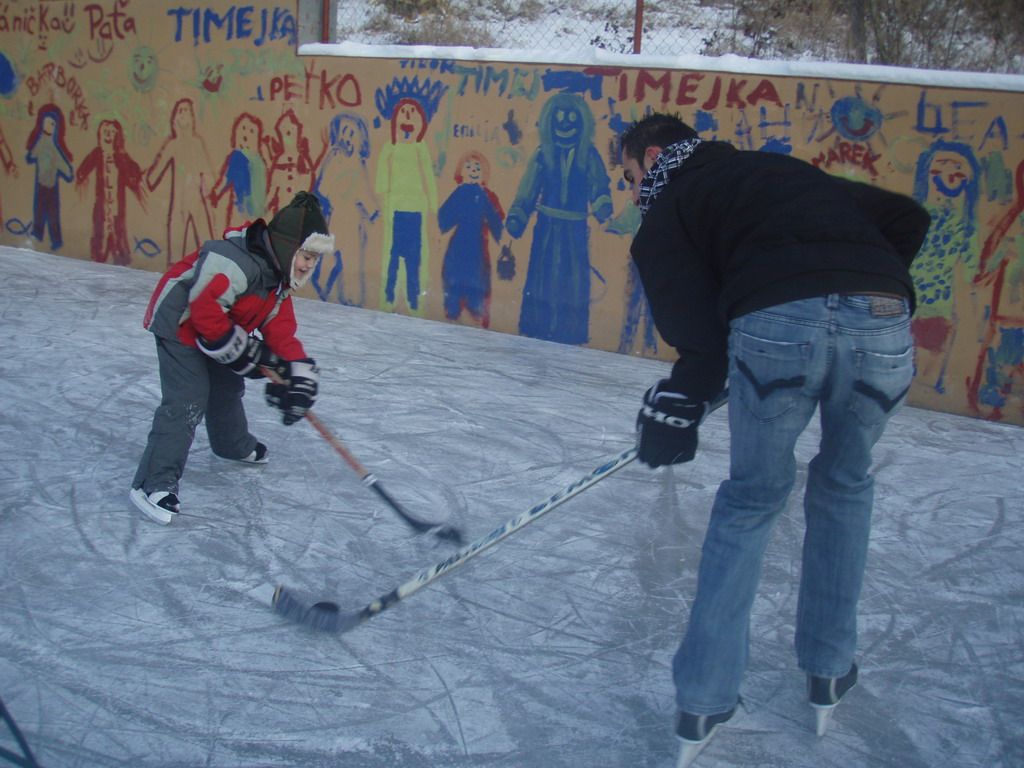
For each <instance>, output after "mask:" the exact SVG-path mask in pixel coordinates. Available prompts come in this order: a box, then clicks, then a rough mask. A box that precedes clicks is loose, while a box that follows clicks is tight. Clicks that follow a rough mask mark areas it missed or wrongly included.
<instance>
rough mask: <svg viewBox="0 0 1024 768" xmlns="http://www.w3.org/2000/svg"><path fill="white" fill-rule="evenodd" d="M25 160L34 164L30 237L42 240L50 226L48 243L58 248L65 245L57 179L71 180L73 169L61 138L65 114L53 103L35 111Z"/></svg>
mask: <svg viewBox="0 0 1024 768" xmlns="http://www.w3.org/2000/svg"><path fill="white" fill-rule="evenodd" d="M25 160H26V162H28V163H29V165H34V166H35V167H36V179H35V195H34V197H33V201H32V237H34V238H35V239H36V240H39V241H42V239H43V233H44V230H46V229H49V230H50V245H51V246H52V248H53V249H54V250H58V249H59V248H60V247H61V245H63V244H64V238H63V236H62V235H61V230H60V189H59V186H60V180H61V179H64V181H72V180H73V179H74V169H73V168H72V167H71V162H72V160H73V157H72V155H71V151H70V150H69V149H68V147H67V144H66V143H65V138H64V113H63V112H61V110H60V107H58V106H56V105H55V104H46V105H45V106H43V107H41V108H40V110H39V112H38V113H37V114H36V125H35V128H33V129H32V133H31V134H30V135H29V137H28V152H27V154H26V155H25Z"/></svg>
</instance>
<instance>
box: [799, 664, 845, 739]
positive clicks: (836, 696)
mask: <svg viewBox="0 0 1024 768" xmlns="http://www.w3.org/2000/svg"><path fill="white" fill-rule="evenodd" d="M856 684H857V665H856V664H852V665H851V666H850V671H849V672H847V673H846V674H845V675H843V676H842V677H815V676H814V675H808V676H807V697H808V698H809V699H810V702H811V706H812V707H814V716H815V718H816V723H815V731H816V732H817V734H818V736H824V735H825V731H826V730H828V723H829V721H830V720H831V719H832V712H833V711H834V710H835V708H836V705H837V704H839V701H840V700H841V699H842V698H843V696H845V695H846V692H847V691H849V690H850V689H851V688H853V686H855V685H856Z"/></svg>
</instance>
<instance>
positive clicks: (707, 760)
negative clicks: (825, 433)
mask: <svg viewBox="0 0 1024 768" xmlns="http://www.w3.org/2000/svg"><path fill="white" fill-rule="evenodd" d="M156 279H157V275H156V274H154V273H149V272H144V271H139V270H131V269H126V268H121V267H114V266H108V265H100V264H94V263H91V262H83V261H76V260H72V259H67V258H61V257H56V256H50V255H46V254H42V253H36V252H32V251H27V250H20V249H15V248H0V286H2V288H0V318H2V320H0V323H2V325H0V329H2V335H0V403H2V404H3V407H2V409H0V584H2V585H3V589H2V590H0V697H2V699H3V701H4V702H5V703H6V705H7V707H8V708H9V709H10V711H11V713H12V714H13V715H14V717H15V718H16V720H17V722H18V724H19V725H20V726H21V729H22V730H23V732H24V734H25V736H26V738H27V739H28V741H29V743H30V745H31V747H32V749H33V750H34V751H35V753H36V756H37V757H38V759H39V762H40V764H41V765H43V766H46V768H104V767H106V766H125V767H128V766H130V767H131V768H140V767H142V766H159V767H161V768H171V767H178V766H180V767H181V768H195V767H196V766H208V767H209V768H240V767H249V766H252V767H257V766H259V767H261V768H262V767H265V766H302V767H303V768H308V767H311V766H344V768H378V767H383V766H395V767H399V766H400V767H401V768H444V767H448V766H453V767H459V768H484V767H485V766H487V767H488V768H490V767H498V766H501V767H502V768H638V767H642V766H650V767H651V768H662V767H663V768H669V766H671V765H672V764H673V758H674V754H675V743H674V740H673V736H672V730H671V729H672V717H673V698H672V695H673V691H672V684H671V679H670V673H669V662H670V659H671V655H672V653H673V651H674V650H675V646H676V644H677V642H678V640H679V637H680V633H681V631H682V629H683V628H684V626H685V622H686V614H687V609H688V607H689V605H690V601H691V599H692V596H693V593H694V587H695V576H696V564H697V561H698V558H699V555H700V541H701V536H702V533H703V530H704V527H705V523H706V520H707V515H708V510H709V508H710V504H711V499H712V496H713V494H714V491H715V488H716V486H717V484H718V482H719V481H720V480H721V479H722V477H723V476H724V475H725V473H726V468H727V431H726V423H725V418H726V417H725V414H724V413H722V412H718V413H716V414H714V415H713V416H712V417H711V419H710V420H709V421H708V422H707V424H706V425H705V427H704V428H702V433H701V434H702V450H701V453H700V455H699V457H698V459H697V460H696V461H694V462H693V463H691V464H688V465H684V466H681V467H676V468H673V469H671V470H662V471H652V470H650V469H647V468H646V467H642V466H639V465H637V464H635V463H634V464H632V465H630V466H628V467H626V468H625V469H623V470H621V471H620V472H618V473H617V474H615V475H612V476H611V477H609V478H607V479H605V480H603V481H602V482H600V483H598V484H597V485H595V486H593V487H592V488H590V489H588V490H586V491H584V492H583V493H582V494H581V495H579V496H577V497H576V498H574V499H572V500H570V501H568V502H566V503H565V504H564V505H563V506H561V507H559V508H558V509H556V510H554V511H552V512H551V513H550V514H549V515H547V516H544V517H542V518H540V519H539V520H537V521H535V522H534V523H533V524H531V525H529V526H527V527H526V528H524V529H523V530H521V531H519V532H518V533H516V534H515V535H513V536H511V537H510V538H508V539H506V540H505V541H503V542H501V543H499V544H498V545H496V546H495V547H494V548H492V549H490V550H488V551H487V552H485V553H484V554H482V555H480V556H479V557H477V558H475V559H473V560H472V561H470V562H469V563H467V564H465V565H464V566H462V567H460V568H458V569H456V570H454V571H452V572H451V573H449V574H448V575H446V576H444V577H443V578H442V579H441V580H439V581H437V582H436V583H435V584H433V585H431V586H429V587H427V588H425V589H423V590H421V591H420V592H418V593H416V594H415V595H413V596H412V597H410V598H409V599H408V600H407V601H404V602H401V603H399V604H398V605H396V606H394V607H393V608H391V609H390V610H387V611H385V612H384V613H383V614H381V615H379V616H377V617H375V618H374V619H372V620H371V621H369V622H368V623H366V624H365V625H363V626H361V627H359V628H357V629H355V630H354V631H352V632H351V633H348V634H345V635H340V636H337V635H325V634H319V633H316V632H314V631H311V630H309V629H306V628H303V627H300V626H297V625H294V624H291V623H288V622H286V621H284V620H282V619H281V618H280V617H278V616H277V615H275V614H274V613H272V612H271V611H270V610H269V609H268V608H267V607H266V606H264V605H263V604H261V603H260V602H258V601H257V600H255V599H254V598H253V596H252V590H253V589H254V588H257V587H260V586H261V585H265V584H274V583H283V584H287V585H288V586H290V587H292V588H293V589H295V590H296V591H297V592H298V593H300V594H302V595H304V596H308V597H311V598H315V599H333V600H336V601H338V602H339V603H340V604H341V605H342V606H343V607H344V608H346V609H351V608H359V607H361V606H362V605H364V604H366V603H367V602H368V601H370V600H371V599H372V598H375V597H377V596H379V595H381V594H383V593H385V592H387V591H389V590H390V589H392V588H393V587H394V586H396V585H398V584H399V583H401V582H404V581H405V580H406V579H408V578H409V577H411V576H412V575H414V574H415V573H416V572H417V571H419V570H420V569H422V568H425V567H427V566H430V565H433V564H434V563H436V562H439V561H441V560H443V559H444V558H445V557H447V555H448V553H449V552H450V550H449V549H447V548H445V547H444V546H441V545H439V544H437V543H436V542H435V541H433V540H427V539H424V538H416V537H413V536H410V534H409V531H408V530H407V529H406V527H405V526H404V525H403V524H402V523H401V522H400V521H399V520H398V519H397V518H396V517H395V516H394V514H393V513H392V512H391V511H390V510H389V509H388V508H387V507H385V506H383V505H382V503H381V501H380V499H378V498H377V497H376V496H375V495H374V494H373V493H372V492H370V491H369V490H368V489H367V488H366V487H364V486H363V485H362V484H361V483H360V482H359V478H358V477H357V476H356V474H355V473H354V472H352V471H351V470H350V469H349V468H348V467H347V466H346V465H345V464H344V462H342V460H341V459H340V457H339V456H338V455H337V454H336V453H335V452H334V450H333V449H332V448H331V447H330V446H329V445H328V444H327V443H326V442H325V441H324V440H323V439H322V438H321V437H320V436H319V435H318V434H317V433H316V432H315V431H314V430H313V428H312V427H311V425H310V424H308V423H305V422H303V423H300V424H297V425H294V426H291V427H284V426H283V425H281V424H280V422H279V421H278V419H277V417H276V416H275V414H274V413H273V412H272V411H271V410H270V409H269V408H268V407H267V406H266V405H265V404H264V403H263V399H262V392H261V389H260V387H259V384H258V383H257V382H251V383H250V387H251V389H250V395H249V398H248V399H247V402H248V406H249V415H250V420H251V425H252V428H253V430H254V432H255V433H256V434H257V435H258V436H259V437H261V438H262V439H263V440H264V441H265V442H267V444H268V445H269V446H270V451H271V462H270V464H269V465H267V466H266V467H263V468H253V467H242V466H236V465H234V464H231V463H229V462H224V461H221V460H218V459H217V458H215V457H213V456H212V455H211V454H210V451H209V447H208V443H207V441H206V438H205V435H204V434H203V433H202V430H200V434H199V436H198V438H197V440H196V443H195V446H194V449H193V452H192V454H191V456H190V461H189V466H188V468H187V470H186V474H185V478H184V480H183V483H182V488H181V495H182V499H183V503H184V505H185V506H184V510H185V511H186V512H188V513H189V515H190V516H188V517H184V518H182V519H181V520H177V521H175V522H174V524H173V525H171V526H168V527H166V528H164V527H160V526H157V525H154V524H152V523H150V522H148V521H146V520H144V519H143V518H142V517H141V516H140V515H139V513H138V512H136V511H135V510H134V508H133V507H132V506H131V505H130V504H129V502H128V499H127V491H128V486H129V483H130V481H131V478H132V474H133V473H134V470H135V464H136V462H137V460H138V458H139V454H140V452H141V451H142V448H143V445H144V442H145V438H146V433H147V431H148V428H149V422H150V418H151V415H152V410H153V408H154V406H155V405H156V402H157V399H158V396H159V387H158V381H157V375H156V361H155V352H154V347H153V341H152V338H151V336H150V335H149V334H148V333H147V332H145V331H144V330H143V329H142V328H141V322H140V321H141V316H142V313H143V309H144V306H145V303H146V300H147V298H148V296H149V292H150V290H151V289H152V287H153V285H154V284H155V282H156ZM297 311H298V315H299V319H300V327H301V331H302V333H301V335H302V338H303V340H304V341H305V343H306V345H307V348H308V349H309V350H310V351H311V353H312V354H314V355H315V356H316V357H317V359H318V361H319V362H320V364H321V366H322V369H323V389H322V396H321V398H320V400H319V401H318V403H317V406H316V409H315V412H316V413H317V414H318V415H319V417H320V419H321V420H322V421H323V422H324V423H325V424H326V425H327V426H328V427H329V428H331V429H332V430H334V431H335V432H336V434H338V435H339V436H340V438H341V439H342V440H343V441H344V442H345V444H346V445H347V447H348V448H349V450H350V451H351V452H352V453H353V454H355V456H356V457H358V459H359V460H360V461H361V462H362V463H363V464H365V465H366V467H367V468H369V469H370V470H371V471H373V472H374V473H375V474H376V475H377V476H378V477H379V478H380V481H381V483H382V484H383V485H384V486H385V487H386V488H387V490H388V491H389V493H390V494H391V495H392V496H394V497H395V498H396V499H397V500H399V501H400V502H401V503H402V504H403V505H404V506H406V507H407V508H408V509H409V510H410V511H414V512H416V513H417V514H420V515H422V516H437V517H441V518H446V519H449V520H450V521H451V522H454V523H457V524H458V525H461V526H463V527H464V529H465V530H466V532H467V534H468V536H469V538H470V539H474V538H477V537H480V536H484V535H485V534H486V533H488V532H489V531H490V530H492V529H493V528H495V527H496V526H498V525H499V524H501V523H503V522H505V521H506V520H508V519H510V518H511V517H513V516H515V515H517V514H519V513H521V512H524V511H526V510H527V509H529V508H530V507H531V506H533V505H534V504H535V503H537V502H539V501H542V500H544V499H546V498H547V497H548V496H550V495H551V494H553V493H555V492H556V491H558V490H560V489H562V488H565V487H566V486H567V485H569V484H570V483H572V482H573V481H575V480H577V479H578V478H580V477H582V476H584V475H585V474H587V473H588V472H590V471H591V470H592V469H593V468H595V467H596V466H598V465H600V464H602V463H603V462H604V461H605V460H606V459H607V458H609V457H611V456H614V455H616V454H618V453H619V452H620V451H622V450H624V449H626V448H628V447H629V446H630V445H631V443H632V440H633V436H632V427H633V419H634V416H635V412H636V408H637V406H638V403H639V400H640V396H641V394H642V392H643V391H644V389H645V388H646V387H647V386H648V385H649V384H651V383H652V382H653V381H655V380H656V379H657V378H659V377H660V376H662V375H663V374H664V373H665V372H666V371H667V369H668V365H667V364H666V363H662V362H658V361H650V360H640V359H635V358H630V357H626V356H621V355H616V354H612V353H606V352H599V351H595V350H588V349H583V348H576V347H568V346H562V345H557V344H551V343H546V342H541V341H536V340H531V339H525V338H519V337H516V336H510V335H503V334H498V333H494V332H489V331H483V330H478V329H473V328H468V327H462V326H453V325H448V324H444V323H436V322H430V321H425V320H416V319H412V318H408V317H403V316H399V315H390V314H384V313H379V312H374V311H368V310H359V309H353V308H348V307H341V306H338V305H329V304H323V303H319V302H315V301H309V300H301V301H299V303H298V308H297ZM815 439H816V430H815V429H814V428H812V429H811V430H810V431H809V433H808V434H807V435H806V436H805V439H804V440H803V441H801V444H800V458H801V460H802V461H806V460H807V459H809V458H810V456H811V455H812V453H813V450H814V445H815ZM1022 455H1024V430H1022V429H1021V428H1019V427H1013V426H1007V425H1000V424H992V423H987V422H982V421H977V420H972V419H968V418H962V417H957V416H950V415H946V414H941V413H934V412H928V411H922V410H917V409H912V408H908V409H905V410H903V411H902V412H901V413H900V414H899V415H898V416H897V417H896V418H895V420H894V422H893V423H892V426H891V428H890V429H889V431H888V433H887V434H886V436H885V437H884V438H883V439H882V441H881V444H880V445H879V447H878V450H877V454H876V458H877V470H878V504H877V516H876V525H875V530H874V536H873V543H872V550H871V558H870V563H869V571H868V577H867V584H866V588H865V592H864V598H863V602H862V621H861V644H860V664H861V668H862V678H861V680H862V682H861V685H860V686H859V687H858V688H857V689H856V690H854V691H853V692H852V693H851V694H850V695H849V697H848V699H847V700H846V701H845V702H844V703H843V705H842V707H841V708H840V709H839V710H838V712H837V714H836V716H835V719H834V721H833V724H832V726H831V729H830V731H829V733H828V735H827V736H826V737H825V738H824V739H821V740H819V739H817V738H816V737H815V735H814V730H813V722H814V720H813V715H812V712H811V710H810V708H809V707H808V706H807V704H806V701H805V694H804V681H803V678H802V676H801V675H800V673H799V672H798V670H797V668H796V666H795V662H794V659H793V654H792V650H791V644H792V635H793V617H794V611H795V600H796V596H795V589H796V585H797V575H798V570H799V552H800V538H801V532H802V519H801V514H800V507H799V499H798V497H796V496H795V497H794V499H793V501H792V503H791V505H790V507H789V509H788V511H787V513H786V514H785V515H784V517H783V518H782V519H781V521H780V524H779V526H778V529H777V531H776V535H775V538H774V540H773V543H772V545H771V547H770V549H769V551H768V555H767V559H766V562H765V568H764V578H763V582H762V589H761V592H760V597H759V599H758V601H757V603H756V605H755V615H754V621H753V626H752V640H753V643H752V649H751V651H752V653H751V662H750V669H749V672H748V674H747V677H746V684H745V687H744V691H743V694H744V698H745V702H746V709H745V712H744V714H743V717H742V718H740V720H739V722H738V723H737V724H736V726H735V727H733V728H729V729H726V730H722V731H721V732H720V733H719V735H718V736H717V737H716V738H715V740H714V742H713V743H712V744H711V746H710V747H709V748H708V749H707V751H706V752H705V753H704V754H703V755H702V756H701V759H700V761H699V763H698V765H699V766H701V767H702V768H716V767H720V768H721V767H724V766H754V765H756V766H773V767H777V768H783V767H786V768H819V767H825V768H829V767H832V768H850V766H899V767H900V768H931V767H932V766H957V767H958V768H969V767H977V768H982V767H984V768H997V767H998V768H1011V766H1020V765H1024V718H1022V717H1021V714H1022V713H1024V605H1022V602H1021V595H1022V594H1024V557H1022V556H1021V552H1022V551H1024V520H1022V518H1024V485H1022V483H1021V456H1022ZM0 747H4V748H7V749H11V750H14V749H16V747H15V745H14V741H13V739H12V738H11V737H10V735H9V734H8V733H7V732H6V729H4V728H3V726H2V724H0ZM2 764H3V762H2V760H0V765H2Z"/></svg>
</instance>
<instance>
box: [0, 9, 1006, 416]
mask: <svg viewBox="0 0 1024 768" xmlns="http://www.w3.org/2000/svg"><path fill="white" fill-rule="evenodd" d="M296 27H297V20H296V12H295V8H294V6H293V4H291V3H290V2H281V3H274V2H262V1H260V0H253V1H252V2H249V3H238V2H220V1H217V2H208V3H205V4H180V5H179V4H174V3H165V2H143V1H142V0H97V1H95V2H78V1H76V0H34V1H32V2H28V0H6V2H4V3H2V4H0V121H2V122H0V159H2V164H0V182H2V183H0V222H2V230H0V242H2V243H3V244H5V245H13V246H21V247H26V248H32V249H36V250H41V251H49V252H53V253H57V254H61V255H64V256H69V257H73V258H80V259H93V260H95V261H98V262H106V263H110V264H122V265H128V266H131V267H136V268H140V269H148V270H154V271H160V270H163V269H164V268H165V267H166V266H167V264H168V263H169V262H170V261H172V260H174V259H176V258H179V257H180V256H182V255H184V254H185V253H187V252H188V251H190V250H191V249H194V248H195V247H197V246H198V244H199V243H200V242H201V241H202V240H204V239H206V238H209V237H211V236H216V235H219V233H220V232H221V230H223V228H224V227H225V226H227V225H230V224H236V223H240V222H242V221H243V220H244V219H246V218H250V217H255V216H263V215H268V216H269V215H270V214H272V213H273V211H274V210H276V208H277V206H279V205H281V204H283V203H284V202H286V201H287V199H289V198H290V195H291V194H292V192H293V191H295V190H297V189H301V188H307V189H314V190H315V191H316V192H317V193H318V194H319V195H320V196H321V198H322V199H323V200H324V202H325V204H326V205H327V207H328V209H329V214H330V222H331V227H332V229H333V231H334V232H335V233H336V235H337V238H338V246H339V251H338V253H337V254H336V255H335V258H334V259H329V260H327V261H326V262H325V263H324V264H323V265H322V269H321V271H320V273H319V275H318V276H317V279H316V283H315V285H314V286H312V287H307V288H306V289H304V295H307V296H308V297H310V298H319V299H320V300H323V301H327V302H334V303H343V304H352V305H358V306H362V307H367V308H371V309H381V310H387V311H396V312H402V313H409V314H415V315H419V316H422V317H424V318H428V319H433V320H441V321H447V322H459V323H466V324H471V325H484V324H486V325H487V326H488V327H489V328H491V329H492V330H495V331H500V332H507V333H524V334H526V335H531V336H536V337H541V338H549V339H552V340H555V341H563V342H566V343H574V344H576V343H585V344H587V345H589V346H592V347H596V348H600V349H605V350H612V351H620V352H623V353H628V354H636V355H644V356H651V357H658V358H661V359H665V360H670V359H672V358H673V351H672V350H670V349H666V348H665V345H664V343H663V342H662V341H661V340H660V339H658V338H657V337H656V336H655V335H652V333H651V331H650V329H649V326H648V324H647V318H646V312H645V306H644V303H643V299H642V296H641V295H640V294H639V293H638V292H637V290H636V285H635V283H634V281H633V276H632V274H631V267H630V264H629V259H628V246H629V242H630V237H631V234H632V232H633V231H634V228H635V226H636V225H637V214H636V211H635V209H633V207H632V205H631V203H630V199H629V194H628V191H627V190H625V189H624V188H623V186H622V184H621V180H620V177H621V165H620V161H619V157H618V154H617V150H616V142H615V139H616V136H617V134H618V133H619V132H620V131H621V130H622V128H623V127H625V126H626V125H628V124H629V122H630V121H632V120H634V119H636V118H637V117H639V116H641V115H642V114H643V113H644V111H645V110H647V109H655V110H666V111H673V112H678V113H679V114H681V116H682V117H683V118H684V119H686V120H687V121H688V122H690V123H691V124H693V125H695V126H696V127H697V128H698V129H699V131H700V133H701V135H702V136H704V137H705V138H717V139H723V140H726V141H730V142H732V143H734V144H735V145H737V146H739V147H741V148H744V149H755V150H771V151H781V152H789V153H792V154H793V155H795V156H797V157H801V158H804V159H806V160H809V161H812V162H815V163H817V164H819V165H820V166H821V167H823V168H825V169H826V170H828V171H829V172H831V173H835V174H841V175H844V176H849V177H852V178H857V179H862V180H866V181H870V182H872V183H876V184H879V185H882V186H885V187H888V188H890V189H894V190H897V191H901V192H904V193H907V194H910V195H914V196H916V197H917V198H918V199H919V200H921V201H922V202H923V203H924V204H925V205H926V206H927V207H928V208H929V210H930V211H931V212H932V214H933V229H932V233H931V237H930V238H929V241H928V243H927V244H926V246H925V248H924V250H923V252H922V255H921V256H920V257H919V259H918V262H917V264H916V265H915V278H916V279H917V280H918V283H919V286H920V288H921V308H920V311H919V313H918V315H917V318H916V325H915V334H916V337H917V341H918V375H917V378H916V381H915V386H914V389H913V392H912V399H911V402H912V403H914V404H916V405H919V406H923V407H927V408H933V409H936V410H942V411H949V412H953V413H962V414H968V415H975V416H979V417H982V418H990V419H998V420H1004V421H1008V422H1012V423H1017V424H1024V362H1022V361H1024V217H1022V211H1024V93H1022V92H1021V91H1022V90H1024V89H1022V88H1018V89H1014V88H1009V89H1004V88H998V89H988V90H979V89H976V88H966V87H965V88H959V87H945V86H943V87H939V86H935V85H913V84H906V83H904V84H901V83H899V82H895V81H894V82H879V81H878V78H872V79H871V80H870V81H856V80H850V79H827V78H815V77H802V76H775V75H763V74H735V73H729V72H718V71H710V70H697V69H679V68H671V67H669V68H657V69H644V68H636V67H626V66H622V65H618V64H616V65H611V66H601V67H585V66H562V65H548V64H541V63H535V62H512V61H510V62H494V61H471V60H462V61H460V60H455V59H447V60H440V59H376V58H374V59H370V58H346V57H336V56H300V55H298V54H297V53H296V48H295V45H296V43H297V29H296ZM895 79H896V78H894V80H895ZM1022 82H1024V79H1022ZM570 149H571V150H572V152H571V154H572V160H571V161H567V160H565V158H566V157H568V155H569V153H568V151H563V150H570ZM538 160H541V161H544V160H546V161H550V162H538ZM449 248H451V251H450V252H449ZM392 254H395V256H393V255H392ZM509 259H512V260H514V270H513V268H512V266H511V263H510V261H509ZM392 262H393V263H394V264H396V265H398V266H399V267H400V269H399V270H398V271H397V273H396V274H395V279H394V290H393V292H392V291H391V289H390V286H389V284H388V278H389V272H388V269H389V266H390V265H391V264H392ZM446 265H447V266H446ZM531 268H532V269H531ZM531 272H532V275H531ZM484 275H487V277H486V278H485V277H484ZM488 284H489V285H488ZM446 296H447V301H446Z"/></svg>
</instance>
